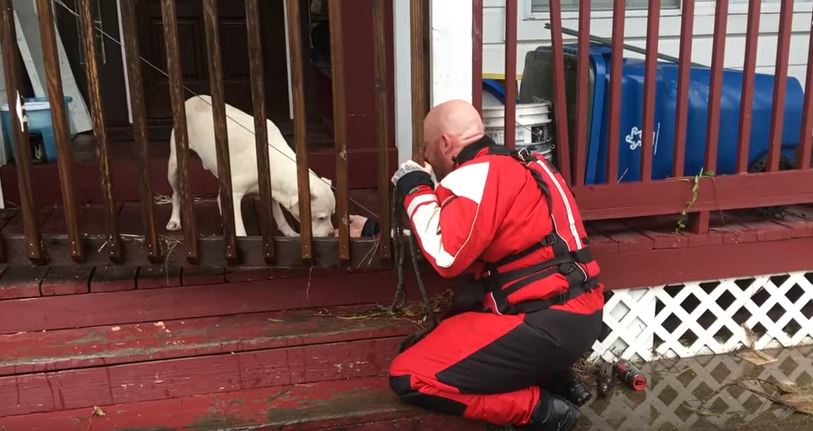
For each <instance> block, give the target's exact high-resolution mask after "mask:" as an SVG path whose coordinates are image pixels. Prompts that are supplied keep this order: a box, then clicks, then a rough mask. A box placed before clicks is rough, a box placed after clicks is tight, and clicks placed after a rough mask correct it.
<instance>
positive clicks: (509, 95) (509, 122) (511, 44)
mask: <svg viewBox="0 0 813 431" xmlns="http://www.w3.org/2000/svg"><path fill="white" fill-rule="evenodd" d="M517 17H518V15H517V2H515V1H508V2H505V133H504V134H503V137H504V138H503V139H504V142H505V146H506V148H510V149H514V146H515V145H516V140H517V139H516V138H517V122H516V120H517V19H518V18H517ZM557 137H558V136H557Z"/></svg>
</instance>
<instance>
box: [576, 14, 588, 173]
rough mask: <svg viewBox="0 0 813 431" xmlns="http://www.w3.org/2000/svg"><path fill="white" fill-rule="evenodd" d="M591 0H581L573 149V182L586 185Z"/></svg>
mask: <svg viewBox="0 0 813 431" xmlns="http://www.w3.org/2000/svg"><path fill="white" fill-rule="evenodd" d="M590 10H591V7H590V0H579V41H578V44H579V52H578V70H577V72H576V74H577V77H576V130H574V133H573V136H574V137H575V140H576V141H575V142H573V149H574V150H575V154H576V167H575V169H574V170H575V178H574V179H573V184H574V185H577V186H582V185H584V175H585V170H586V168H587V166H586V165H587V147H588V146H589V145H590V126H589V125H588V124H587V116H588V110H589V109H590V108H589V107H590V101H589V99H588V97H589V96H590V94H589V93H590V89H589V84H590V82H589V79H590Z"/></svg>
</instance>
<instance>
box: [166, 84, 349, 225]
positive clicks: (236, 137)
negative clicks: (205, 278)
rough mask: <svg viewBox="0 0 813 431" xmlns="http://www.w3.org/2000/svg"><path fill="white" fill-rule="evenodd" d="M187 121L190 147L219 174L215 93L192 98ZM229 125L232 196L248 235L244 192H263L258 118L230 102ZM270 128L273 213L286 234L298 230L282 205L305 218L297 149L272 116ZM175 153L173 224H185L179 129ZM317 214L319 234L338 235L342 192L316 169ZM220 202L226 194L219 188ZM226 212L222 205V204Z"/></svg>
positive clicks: (312, 176) (172, 155) (238, 219)
mask: <svg viewBox="0 0 813 431" xmlns="http://www.w3.org/2000/svg"><path fill="white" fill-rule="evenodd" d="M185 107H186V124H187V131H188V133H189V148H190V149H191V150H192V151H194V152H195V153H197V154H198V156H199V157H200V159H201V161H202V162H203V167H204V168H206V170H208V171H209V172H211V173H212V174H214V176H215V177H217V175H218V173H217V152H216V149H215V132H214V120H213V118H212V104H211V97H209V96H193V97H191V98H189V99H187V101H186V103H185ZM226 116H227V118H226V128H227V130H228V136H229V157H230V159H231V181H232V198H233V202H234V227H235V231H236V233H237V236H246V228H245V226H244V225H243V216H242V211H241V208H240V202H241V200H242V199H243V196H245V195H247V194H252V193H258V192H259V186H258V179H257V178H258V176H257V150H256V144H255V142H256V141H255V138H254V118H253V117H251V116H250V115H248V114H247V113H245V112H243V111H240V110H239V109H237V108H235V107H233V106H230V105H228V104H227V105H226ZM266 127H267V128H268V146H269V147H270V148H269V149H268V155H269V161H270V166H271V194H272V197H273V200H274V202H273V213H274V219H275V220H276V222H277V226H278V227H279V229H280V231H281V232H282V233H283V235H285V236H298V234H297V233H296V232H295V231H294V230H293V229H292V228H291V226H290V225H289V224H288V222H287V221H286V220H285V216H284V214H283V213H282V210H281V209H280V205H282V206H283V207H284V208H285V209H286V210H288V211H289V212H290V213H291V214H292V215H293V216H294V218H295V219H296V220H297V221H300V218H299V188H298V185H297V176H296V153H294V151H293V150H291V148H290V147H289V146H288V144H287V143H286V142H285V139H284V138H283V137H282V133H280V131H279V128H277V126H276V125H274V123H272V122H271V121H270V120H267V121H266ZM170 151H171V152H170V156H169V164H168V166H167V168H168V169H167V171H168V172H167V177H168V179H169V184H170V186H172V216H171V217H170V219H169V223H167V230H171V231H174V230H179V229H181V208H180V203H181V199H180V195H179V194H178V177H177V170H178V163H177V159H176V154H175V131H174V130H173V131H172V135H171V137H170ZM309 173H310V178H309V179H310V195H311V218H312V221H313V223H312V226H313V236H315V237H324V236H332V235H333V233H334V230H333V223H332V221H331V216H332V215H333V213H334V212H335V211H336V198H335V196H334V195H333V190H332V189H331V182H330V180H328V179H325V178H320V177H318V176H317V175H316V174H314V173H313V171H310V170H309ZM217 203H218V208H220V195H219V194H218V200H217ZM221 214H222V209H221Z"/></svg>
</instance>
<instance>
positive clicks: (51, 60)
mask: <svg viewBox="0 0 813 431" xmlns="http://www.w3.org/2000/svg"><path fill="white" fill-rule="evenodd" d="M37 16H38V17H39V27H40V33H41V35H42V56H43V60H44V64H45V80H46V81H47V82H48V99H49V101H50V105H51V121H52V125H53V128H54V138H55V139H56V150H57V167H58V169H59V186H60V191H61V192H62V205H63V206H64V207H65V226H66V227H67V230H68V241H69V242H70V250H71V258H72V259H73V260H74V262H77V263H80V262H82V261H83V260H84V254H85V252H84V249H83V244H82V237H81V235H80V234H79V221H78V212H77V207H76V195H75V194H74V191H73V173H72V160H71V139H70V135H69V129H68V120H67V117H66V113H65V102H64V99H65V95H64V93H63V92H62V76H61V74H60V72H59V56H58V54H57V47H56V29H55V26H54V15H53V11H52V10H51V2H50V1H49V0H37Z"/></svg>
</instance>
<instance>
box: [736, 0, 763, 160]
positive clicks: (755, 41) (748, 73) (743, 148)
mask: <svg viewBox="0 0 813 431" xmlns="http://www.w3.org/2000/svg"><path fill="white" fill-rule="evenodd" d="M761 5H762V0H751V1H750V2H749V5H748V28H747V29H746V32H745V63H744V65H743V71H742V74H743V77H742V97H741V100H740V120H739V121H740V122H739V131H738V136H739V140H738V142H737V173H740V174H742V173H745V172H748V152H749V145H750V143H751V120H752V118H751V111H752V108H753V102H754V76H755V74H756V67H757V46H758V45H759V14H760V12H761V11H760V9H761Z"/></svg>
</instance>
